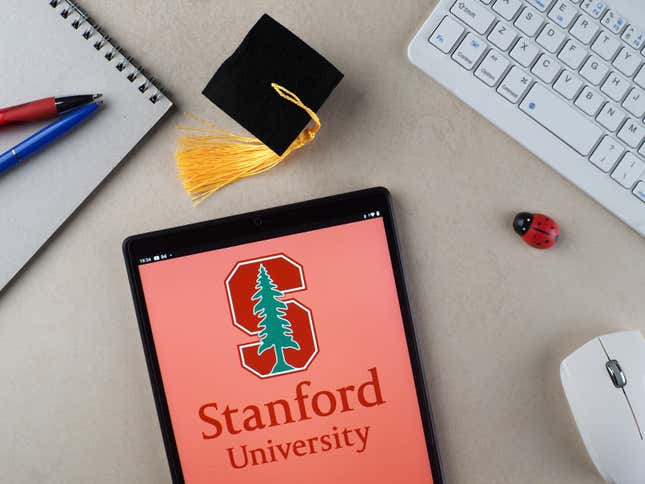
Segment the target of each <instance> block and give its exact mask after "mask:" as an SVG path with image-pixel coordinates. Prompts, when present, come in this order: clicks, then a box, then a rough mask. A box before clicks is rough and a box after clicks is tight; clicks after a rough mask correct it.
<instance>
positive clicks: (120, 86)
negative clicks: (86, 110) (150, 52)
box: [0, 0, 172, 289]
mask: <svg viewBox="0 0 645 484" xmlns="http://www.w3.org/2000/svg"><path fill="white" fill-rule="evenodd" d="M2 16H3V22H2V28H0V64H2V66H3V68H2V69H0V86H1V87H0V106H11V105H15V104H19V103H22V102H26V101H30V100H34V99H39V98H44V97H49V96H65V95H74V94H91V93H102V94H103V95H104V99H105V105H104V106H103V108H102V109H101V111H100V112H99V113H97V115H96V116H94V117H93V118H92V119H91V120H89V121H88V122H87V123H85V124H84V125H83V126H81V127H80V128H78V129H77V130H76V131H75V132H74V133H72V134H70V135H69V136H67V137H66V138H65V139H63V140H60V141H59V142H57V143H55V144H54V145H52V146H50V147H48V148H47V149H46V150H44V151H42V152H41V153H39V154H37V155H36V156H34V157H33V158H32V159H30V160H28V161H27V162H25V163H23V164H22V165H21V166H19V167H17V168H16V169H14V170H12V171H10V172H8V173H6V174H4V175H3V176H2V177H0V289H2V288H3V287H4V286H5V285H6V284H7V283H8V282H9V281H10V280H11V279H12V278H13V277H14V276H15V275H16V274H17V273H18V271H19V270H20V269H21V268H22V267H23V266H24V264H25V263H26V262H27V261H29V259H31V258H32V257H33V256H34V254H35V253H36V252H37V251H38V250H39V249H40V248H41V247H42V246H43V244H44V243H45V242H47V240H48V239H49V238H50V237H51V236H52V235H53V234H54V233H55V232H56V230H57V229H58V228H59V227H60V226H61V225H62V224H63V223H64V222H65V220H67V219H68V218H69V217H70V216H71V215H72V214H73V213H74V211H75V210H76V209H77V208H78V207H79V205H81V203H82V202H83V201H84V200H85V199H86V198H87V197H88V196H89V195H90V194H91V193H92V192H93V191H94V190H95V189H96V188H97V186H98V185H99V184H100V183H101V181H102V180H103V179H104V178H105V177H106V176H107V175H108V174H109V173H110V172H111V171H112V170H113V169H114V168H115V167H116V166H117V165H118V164H119V162H120V161H121V160H122V159H123V158H124V157H125V156H126V155H127V154H128V152H130V151H131V150H132V148H134V146H135V145H136V144H137V143H138V142H139V141H140V140H141V139H142V138H143V137H144V136H145V135H146V133H147V132H148V131H149V130H150V129H151V128H152V127H153V126H154V125H155V124H156V123H157V121H159V120H160V119H161V117H162V116H163V115H164V113H166V112H167V111H168V109H170V107H171V106H172V102H171V101H170V100H169V99H168V98H167V97H166V96H165V94H164V93H163V92H162V91H161V90H160V89H159V88H158V87H157V85H156V83H155V81H154V80H153V79H151V78H150V76H149V75H148V74H147V73H146V72H145V71H144V70H143V69H142V67H141V66H140V65H138V64H137V63H135V62H134V61H133V60H132V59H131V58H130V57H128V56H127V55H126V54H125V53H124V52H123V51H122V50H121V49H120V48H119V46H118V44H116V43H115V42H114V39H111V38H109V37H108V36H107V35H106V34H105V33H104V32H103V31H102V30H101V29H100V27H98V25H97V24H96V23H95V22H94V21H93V20H92V19H90V18H89V17H88V16H87V15H86V14H85V13H84V12H83V11H82V10H81V9H80V8H79V7H78V5H76V4H75V3H73V2H70V1H65V0H28V1H25V0H4V1H3V2H2ZM44 124H46V123H42V124H29V125H24V126H10V127H8V128H5V129H2V130H0V151H5V150H6V149H8V148H10V147H11V146H14V145H15V144H17V143H18V142H20V141H21V140H23V139H25V138H26V137H28V136H29V135H30V134H32V133H33V132H35V131H36V130H38V129H39V128H40V127H42V126H43V125H44Z"/></svg>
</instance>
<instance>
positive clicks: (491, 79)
mask: <svg viewBox="0 0 645 484" xmlns="http://www.w3.org/2000/svg"><path fill="white" fill-rule="evenodd" d="M508 65H509V62H508V61H507V60H506V59H505V58H504V57H502V56H501V55H500V54H499V53H498V52H495V51H494V50H491V51H490V52H489V53H488V55H487V56H486V58H484V60H483V61H482V63H481V64H479V67H478V68H477V70H476V71H475V75H476V76H477V77H478V78H479V79H481V80H482V81H483V82H484V83H485V84H488V85H489V86H491V87H493V86H494V85H495V84H497V81H499V80H500V78H501V77H502V74H504V71H505V70H506V68H507V67H508Z"/></svg>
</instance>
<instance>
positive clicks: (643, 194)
mask: <svg viewBox="0 0 645 484" xmlns="http://www.w3.org/2000/svg"><path fill="white" fill-rule="evenodd" d="M634 195H636V196H637V197H638V198H639V199H640V201H641V202H645V182H643V181H639V182H638V183H637V184H636V188H634Z"/></svg>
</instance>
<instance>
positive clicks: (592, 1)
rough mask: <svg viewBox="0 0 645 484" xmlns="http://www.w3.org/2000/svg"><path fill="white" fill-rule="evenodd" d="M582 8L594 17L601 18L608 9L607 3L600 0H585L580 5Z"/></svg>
mask: <svg viewBox="0 0 645 484" xmlns="http://www.w3.org/2000/svg"><path fill="white" fill-rule="evenodd" d="M580 8H582V9H583V10H584V11H585V12H587V13H588V14H589V15H591V16H592V17H593V18H600V16H601V15H602V14H603V12H604V11H605V10H607V4H606V3H605V2H602V1H600V0H584V1H583V2H582V4H581V5H580Z"/></svg>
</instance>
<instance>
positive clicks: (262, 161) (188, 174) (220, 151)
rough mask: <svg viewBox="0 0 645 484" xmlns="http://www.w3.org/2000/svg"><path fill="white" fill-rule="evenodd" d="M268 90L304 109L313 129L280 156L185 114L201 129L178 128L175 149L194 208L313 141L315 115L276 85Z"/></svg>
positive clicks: (317, 127)
mask: <svg viewBox="0 0 645 484" xmlns="http://www.w3.org/2000/svg"><path fill="white" fill-rule="evenodd" d="M271 87H272V88H273V89H274V90H275V91H276V92H277V93H278V94H279V95H280V96H281V97H282V98H284V99H286V100H287V101H289V102H292V103H293V104H295V105H296V106H299V107H300V108H302V109H304V110H305V111H306V112H307V114H308V115H309V117H311V119H312V120H313V122H314V125H313V126H310V127H308V128H306V129H305V130H304V131H303V132H302V133H300V135H299V136H298V137H297V138H296V139H295V140H294V142H293V143H292V144H291V146H289V148H287V150H286V151H285V152H284V153H283V154H282V156H280V155H277V154H276V153H274V152H273V151H272V150H271V149H270V148H269V147H268V146H266V145H265V144H264V143H262V142H261V141H260V140H259V139H257V138H252V137H249V136H238V135H236V134H233V133H229V132H227V131H223V130H221V129H219V128H218V127H217V126H215V125H213V124H211V123H209V122H208V121H206V120H204V119H201V118H198V117H197V116H194V115H192V114H186V116H188V117H189V118H192V119H194V120H195V121H198V122H199V123H201V124H202V125H203V127H200V128H193V127H186V126H179V129H180V130H181V131H182V132H183V133H182V135H181V136H180V138H179V148H178V149H177V167H178V168H179V178H180V179H181V180H182V183H183V185H184V188H185V189H186V191H187V192H188V193H189V194H190V195H191V197H192V200H193V202H194V203H195V205H197V204H199V203H201V202H203V201H204V200H205V199H206V198H207V197H209V196H210V195H212V194H213V193H214V192H215V191H217V190H219V189H220V188H222V187H223V186H225V185H228V184H229V183H232V182H234V181H236V180H239V179H241V178H244V177H247V176H251V175H257V174H258V173H262V172H265V171H267V170H270V169H271V168H273V167H274V166H276V165H277V164H278V163H280V162H281V161H282V160H284V159H285V158H286V157H287V156H289V154H290V153H291V152H293V151H295V150H297V149H299V148H302V147H303V146H305V145H306V144H308V143H310V142H312V141H313V140H314V138H315V137H316V133H318V131H319V130H320V126H321V125H320V119H319V118H318V116H317V115H316V113H315V112H313V111H312V110H311V109H309V108H308V107H307V106H305V105H304V104H303V103H302V101H301V100H300V98H299V97H298V96H296V95H295V94H294V93H292V92H291V91H289V90H288V89H286V88H284V87H282V86H280V85H278V84H276V83H271Z"/></svg>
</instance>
